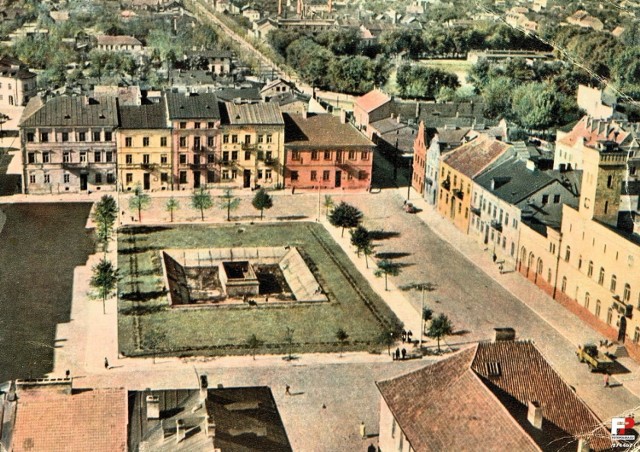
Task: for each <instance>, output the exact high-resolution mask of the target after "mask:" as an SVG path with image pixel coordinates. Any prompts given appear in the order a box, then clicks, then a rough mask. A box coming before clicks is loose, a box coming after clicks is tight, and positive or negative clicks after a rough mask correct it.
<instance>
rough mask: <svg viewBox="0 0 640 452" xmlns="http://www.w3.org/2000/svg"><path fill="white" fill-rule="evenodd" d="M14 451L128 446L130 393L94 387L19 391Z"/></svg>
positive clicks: (110, 451)
mask: <svg viewBox="0 0 640 452" xmlns="http://www.w3.org/2000/svg"><path fill="white" fill-rule="evenodd" d="M12 444H13V447H12V450H13V451H14V452H21V451H47V452H57V451H60V452H75V451H77V452H86V451H92V452H98V451H104V452H117V451H125V450H126V447H127V393H126V391H125V390H124V389H93V390H86V391H84V390H83V391H81V392H77V393H73V394H64V393H62V392H59V391H55V390H52V389H51V388H34V389H25V390H22V391H20V393H19V395H18V407H17V411H16V422H15V425H14V427H13V438H12Z"/></svg>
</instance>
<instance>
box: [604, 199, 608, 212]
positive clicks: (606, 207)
mask: <svg viewBox="0 0 640 452" xmlns="http://www.w3.org/2000/svg"><path fill="white" fill-rule="evenodd" d="M608 212H609V201H605V202H604V213H608Z"/></svg>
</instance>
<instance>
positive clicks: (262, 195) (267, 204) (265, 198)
mask: <svg viewBox="0 0 640 452" xmlns="http://www.w3.org/2000/svg"><path fill="white" fill-rule="evenodd" d="M251 204H252V205H253V207H255V208H256V209H257V210H259V211H260V219H261V220H262V217H263V215H264V209H271V208H272V207H273V199H272V198H271V196H270V195H269V194H268V193H267V191H266V190H265V189H264V188H261V189H260V190H258V193H256V195H255V196H254V197H253V201H251Z"/></svg>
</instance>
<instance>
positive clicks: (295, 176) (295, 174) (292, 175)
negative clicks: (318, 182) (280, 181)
mask: <svg viewBox="0 0 640 452" xmlns="http://www.w3.org/2000/svg"><path fill="white" fill-rule="evenodd" d="M291 180H292V181H295V180H298V172H297V171H291Z"/></svg>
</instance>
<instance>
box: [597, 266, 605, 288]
mask: <svg viewBox="0 0 640 452" xmlns="http://www.w3.org/2000/svg"><path fill="white" fill-rule="evenodd" d="M598 284H600V285H603V284H604V268H602V267H600V273H599V274H598Z"/></svg>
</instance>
